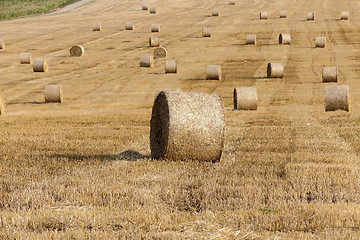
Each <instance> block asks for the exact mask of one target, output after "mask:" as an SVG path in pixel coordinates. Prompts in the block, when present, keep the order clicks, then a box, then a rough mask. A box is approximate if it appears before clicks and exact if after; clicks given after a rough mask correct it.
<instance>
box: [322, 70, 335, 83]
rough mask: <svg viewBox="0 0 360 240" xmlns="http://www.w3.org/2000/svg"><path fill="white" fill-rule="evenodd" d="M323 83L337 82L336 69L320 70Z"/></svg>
mask: <svg viewBox="0 0 360 240" xmlns="http://www.w3.org/2000/svg"><path fill="white" fill-rule="evenodd" d="M322 79H323V82H337V67H323V68H322Z"/></svg>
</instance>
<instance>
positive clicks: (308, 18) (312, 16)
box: [306, 12, 315, 21]
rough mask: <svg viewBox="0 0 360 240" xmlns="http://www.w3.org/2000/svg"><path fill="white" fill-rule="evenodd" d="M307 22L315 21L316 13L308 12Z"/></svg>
mask: <svg viewBox="0 0 360 240" xmlns="http://www.w3.org/2000/svg"><path fill="white" fill-rule="evenodd" d="M306 20H308V21H312V20H315V13H314V12H308V13H307V14H306Z"/></svg>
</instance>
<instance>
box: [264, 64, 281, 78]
mask: <svg viewBox="0 0 360 240" xmlns="http://www.w3.org/2000/svg"><path fill="white" fill-rule="evenodd" d="M283 76H284V66H283V65H282V64H281V63H268V65H267V77H268V78H282V77H283Z"/></svg>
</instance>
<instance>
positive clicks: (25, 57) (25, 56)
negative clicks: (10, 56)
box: [20, 52, 32, 64]
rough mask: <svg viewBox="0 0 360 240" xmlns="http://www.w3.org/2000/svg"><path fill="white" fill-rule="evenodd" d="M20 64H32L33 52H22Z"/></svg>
mask: <svg viewBox="0 0 360 240" xmlns="http://www.w3.org/2000/svg"><path fill="white" fill-rule="evenodd" d="M20 64H32V55H31V52H21V53H20Z"/></svg>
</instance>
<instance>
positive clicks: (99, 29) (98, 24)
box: [93, 23, 101, 31]
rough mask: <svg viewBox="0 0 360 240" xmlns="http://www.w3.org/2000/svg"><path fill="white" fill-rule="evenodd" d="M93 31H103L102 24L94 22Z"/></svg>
mask: <svg viewBox="0 0 360 240" xmlns="http://www.w3.org/2000/svg"><path fill="white" fill-rule="evenodd" d="M93 31H101V24H100V23H93Z"/></svg>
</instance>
